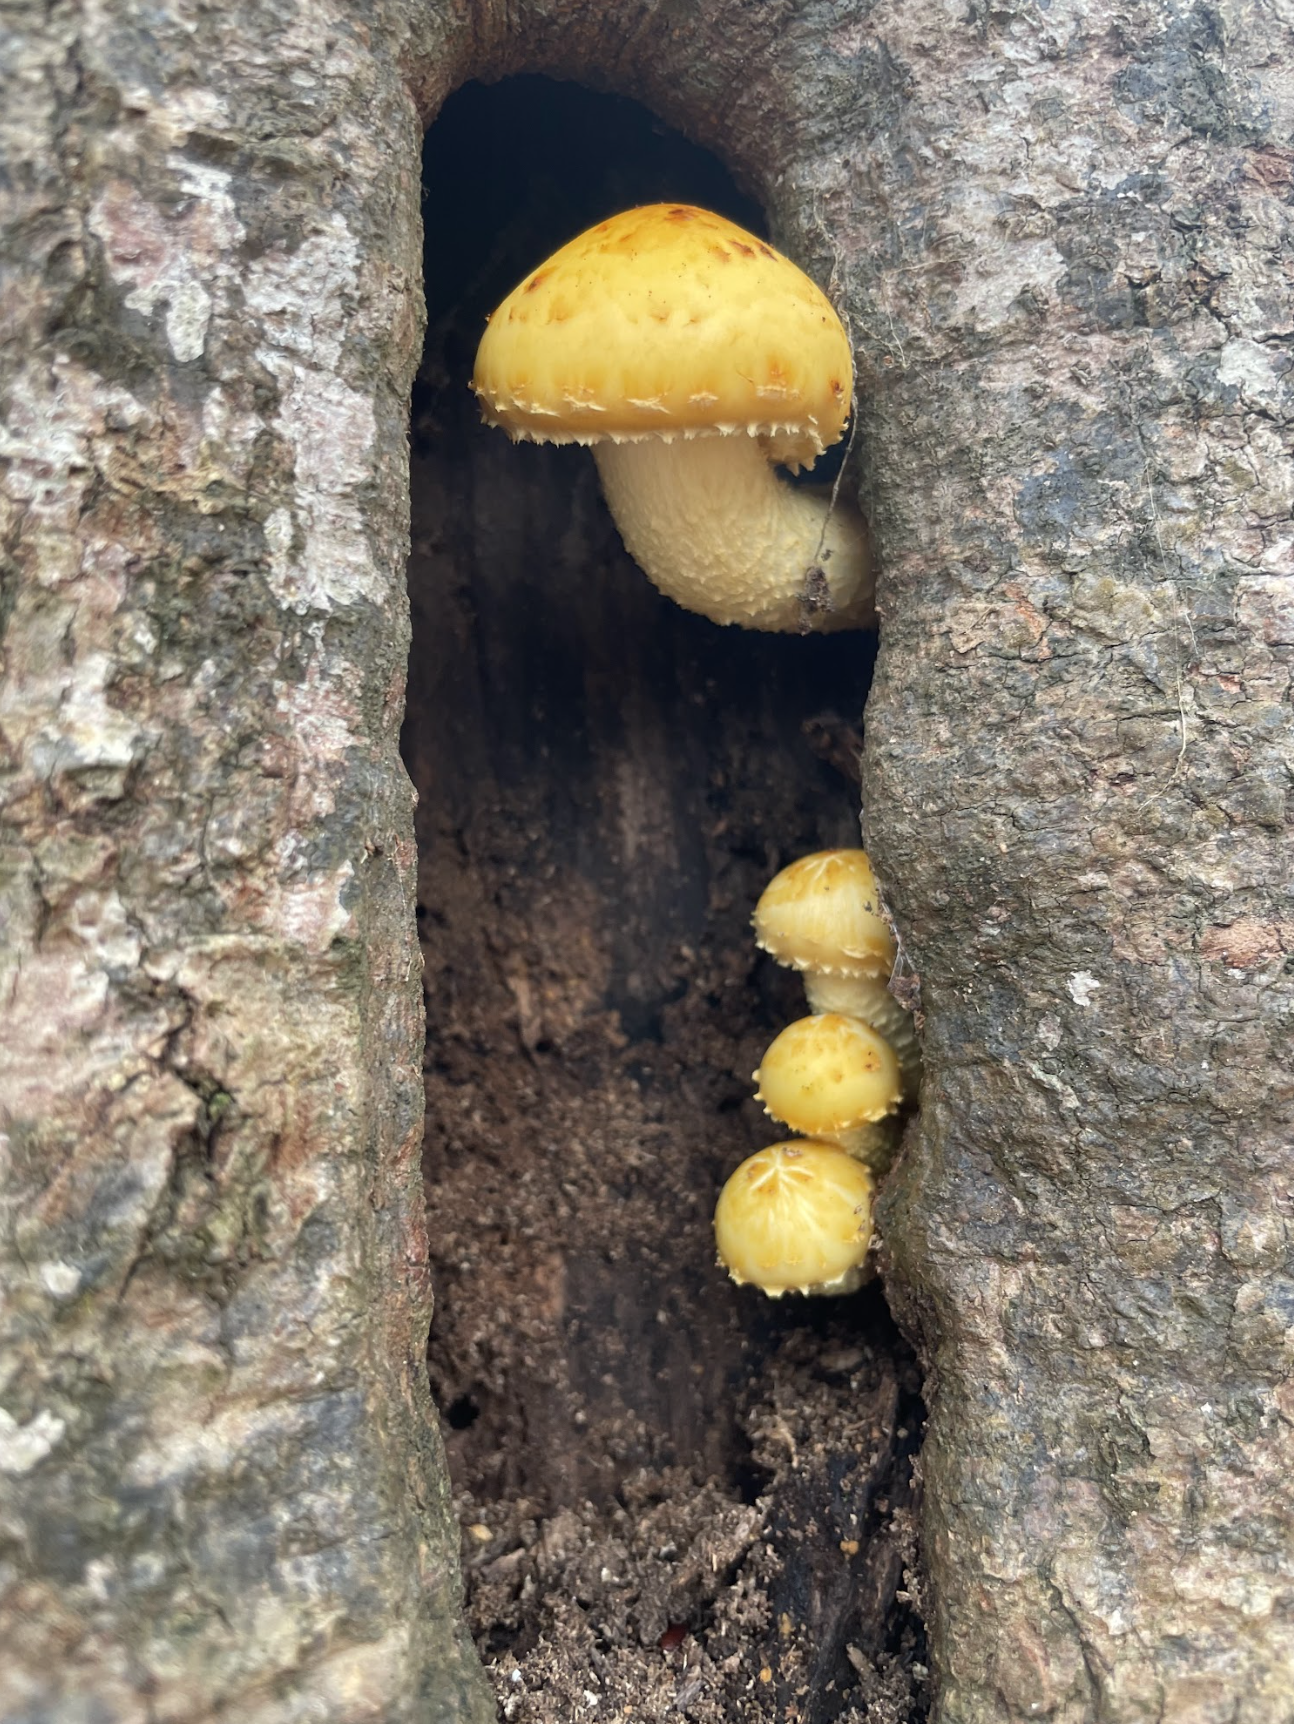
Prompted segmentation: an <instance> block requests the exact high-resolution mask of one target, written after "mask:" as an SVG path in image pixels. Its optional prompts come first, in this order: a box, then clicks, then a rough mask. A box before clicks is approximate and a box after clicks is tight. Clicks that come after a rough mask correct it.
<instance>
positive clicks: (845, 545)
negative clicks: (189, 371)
mask: <svg viewBox="0 0 1294 1724" xmlns="http://www.w3.org/2000/svg"><path fill="white" fill-rule="evenodd" d="M593 454H594V458H595V459H596V461H597V464H598V472H599V473H600V474H601V477H602V489H603V491H604V493H605V495H606V499H607V503H608V505H609V507H610V509H611V513H612V514H613V515H614V516H615V521H616V525H617V526H618V527H619V529H620V533H621V536H622V537H623V539H624V542H625V546H626V548H627V550H628V551H629V554H630V556H631V557H633V559H634V561H635V562H636V563H638V564H639V566H640V567H641V568H642V569H643V570H644V571H645V573H646V574H647V575H648V577H649V578H650V579H651V580H652V581H653V582H654V584H655V585H656V586H658V587H659V588H660V590H661V592H663V593H665V594H667V595H668V597H670V598H672V599H674V600H675V601H676V602H677V603H678V604H680V605H682V606H683V608H684V609H685V610H689V611H699V612H700V613H701V615H702V616H705V617H709V618H710V620H711V622H716V623H740V624H741V625H742V626H743V627H745V628H757V629H772V630H780V631H784V632H793V633H800V634H809V633H821V632H824V631H826V630H835V629H852V628H866V627H868V626H869V625H870V624H872V623H874V621H875V609H874V605H873V594H872V579H871V570H870V567H869V562H868V555H867V540H866V535H865V531H864V528H863V523H862V519H861V517H860V516H859V515H858V514H857V513H856V511H855V510H854V509H853V507H852V506H851V505H850V504H849V503H848V502H846V501H845V500H844V499H838V500H837V503H836V506H835V508H834V509H833V508H832V507H831V506H830V503H829V501H827V500H824V498H823V497H822V496H820V495H817V494H815V493H814V492H812V491H809V490H803V489H797V488H796V487H795V486H793V485H788V484H787V483H786V482H785V481H784V480H783V479H781V478H780V477H779V476H778V474H777V472H776V470H775V469H774V468H773V467H772V466H770V464H769V462H768V459H767V457H766V455H765V453H764V450H763V446H762V444H761V442H760V440H759V439H758V438H757V437H753V436H748V435H747V434H745V433H744V432H735V433H733V434H731V435H728V436H708V437H707V436H701V437H690V438H682V437H680V438H677V439H675V440H674V441H671V442H665V441H664V440H663V439H662V438H659V437H652V438H647V439H643V440H641V441H635V442H623V443H615V442H602V443H599V444H597V446H596V447H595V448H594V451H593Z"/></svg>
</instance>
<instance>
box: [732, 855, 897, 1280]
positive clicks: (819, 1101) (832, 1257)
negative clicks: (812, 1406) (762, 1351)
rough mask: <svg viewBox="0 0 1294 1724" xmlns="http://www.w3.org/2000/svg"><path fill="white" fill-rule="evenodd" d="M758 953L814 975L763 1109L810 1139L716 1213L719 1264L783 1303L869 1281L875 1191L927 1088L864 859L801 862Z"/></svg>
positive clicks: (778, 899) (743, 1175)
mask: <svg viewBox="0 0 1294 1724" xmlns="http://www.w3.org/2000/svg"><path fill="white" fill-rule="evenodd" d="M754 925H755V939H756V943H757V944H758V945H759V946H760V947H761V948H762V949H763V950H764V951H766V952H768V953H770V955H771V956H772V957H774V958H776V959H777V961H778V963H780V964H786V965H788V966H789V967H791V968H792V969H796V970H799V971H800V972H801V973H802V974H803V976H804V984H805V993H806V995H807V996H808V1003H809V1005H810V1007H811V1008H812V1015H811V1016H809V1017H805V1018H800V1019H798V1020H797V1021H796V1022H795V1023H793V1024H791V1025H789V1026H788V1028H786V1029H785V1030H783V1031H782V1033H781V1034H780V1035H779V1036H778V1037H777V1038H776V1039H775V1040H774V1041H773V1043H772V1045H771V1046H770V1047H769V1049H768V1051H767V1052H766V1053H765V1055H764V1058H763V1060H762V1061H761V1062H760V1066H759V1069H758V1071H756V1072H755V1073H754V1078H755V1082H756V1083H757V1084H758V1086H759V1087H758V1089H757V1090H756V1099H757V1100H759V1101H762V1102H763V1103H764V1108H765V1111H766V1112H767V1113H768V1114H769V1115H770V1116H771V1117H772V1118H773V1119H775V1120H779V1121H780V1122H781V1123H782V1124H783V1125H787V1126H789V1127H790V1128H791V1130H792V1131H795V1132H800V1133H803V1137H802V1138H800V1139H792V1140H790V1141H787V1142H783V1143H777V1144H773V1145H772V1146H771V1147H770V1148H768V1149H762V1150H760V1151H759V1152H758V1153H757V1154H756V1155H753V1156H751V1157H749V1158H748V1159H747V1160H746V1161H744V1162H742V1164H741V1166H740V1167H739V1168H738V1169H737V1171H736V1172H735V1173H734V1174H733V1175H732V1177H731V1178H730V1179H729V1180H728V1182H727V1184H726V1185H725V1186H724V1188H723V1191H722V1192H721V1193H720V1196H719V1202H718V1206H717V1208H716V1210H715V1218H714V1226H715V1241H716V1244H717V1246H718V1251H719V1261H720V1262H721V1263H722V1264H723V1265H724V1267H725V1268H726V1269H727V1271H728V1273H729V1275H731V1277H732V1279H733V1280H734V1281H737V1282H751V1283H753V1284H754V1285H755V1286H757V1287H760V1288H762V1289H763V1291H764V1292H765V1293H767V1294H769V1295H770V1297H772V1298H775V1299H776V1298H780V1296H781V1295H782V1294H783V1293H787V1292H796V1293H848V1292H851V1291H852V1290H853V1289H854V1288H855V1287H857V1286H858V1285H859V1283H860V1282H861V1281H862V1280H863V1278H864V1268H865V1264H866V1258H867V1252H868V1248H869V1246H870V1244H871V1237H872V1193H873V1188H874V1179H875V1177H876V1176H877V1175H880V1174H883V1173H884V1172H885V1171H886V1170H887V1169H888V1167H889V1165H890V1162H891V1161H892V1160H893V1157H894V1151H895V1147H896V1145H897V1142H898V1136H899V1118H900V1109H901V1108H902V1107H903V1106H904V1104H905V1103H909V1102H911V1101H913V1100H914V1099H915V1096H916V1091H917V1086H918V1084H919V1083H920V1078H921V1065H920V1050H919V1047H918V1043H917V1034H916V1026H915V1024H914V1023H913V1020H912V1015H911V1013H910V1012H907V1011H905V1010H904V1008H903V1007H902V1006H901V1005H900V1004H899V1002H898V1001H897V1000H896V999H895V998H894V996H893V994H891V993H890V991H889V988H888V986H887V984H888V981H889V977H890V975H891V973H892V971H893V968H894V959H895V947H894V937H893V935H892V934H891V932H890V927H889V924H888V922H887V921H886V920H885V917H884V916H883V915H882V913H881V906H880V898H879V894H878V892H877V888H876V880H875V877H874V875H873V874H872V869H871V864H870V863H869V861H868V859H867V855H866V853H865V852H864V851H862V850H823V851H819V852H816V853H815V854H814V855H812V856H802V857H801V858H800V860H799V861H798V862H793V863H792V864H791V865H790V867H789V868H784V869H783V870H782V872H781V873H780V874H778V875H777V876H776V878H775V879H774V880H773V881H772V882H771V883H770V884H769V886H768V888H767V890H766V891H765V892H764V894H763V896H762V897H761V898H760V900H759V903H758V905H757V906H756V909H755V917H754Z"/></svg>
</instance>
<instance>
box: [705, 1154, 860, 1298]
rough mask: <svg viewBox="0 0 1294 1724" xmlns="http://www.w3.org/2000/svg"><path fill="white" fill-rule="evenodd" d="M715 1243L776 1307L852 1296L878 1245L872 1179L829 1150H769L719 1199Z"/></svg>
mask: <svg viewBox="0 0 1294 1724" xmlns="http://www.w3.org/2000/svg"><path fill="white" fill-rule="evenodd" d="M714 1237H715V1244H716V1245H717V1246H718V1249H719V1261H720V1262H721V1263H722V1264H723V1266H724V1268H725V1269H726V1270H727V1271H728V1273H729V1275H731V1276H732V1279H733V1280H734V1281H737V1282H746V1281H750V1282H753V1283H754V1285H755V1286H756V1287H761V1288H762V1289H763V1290H764V1292H765V1293H768V1294H770V1295H771V1296H772V1297H773V1298H774V1299H777V1298H780V1297H781V1295H782V1294H783V1293H848V1292H850V1291H851V1290H852V1289H853V1288H854V1287H856V1286H857V1285H858V1284H859V1282H860V1281H861V1280H862V1269H863V1263H864V1261H865V1259H866V1257H867V1248H868V1246H869V1244H870V1243H871V1237H872V1178H871V1175H870V1174H869V1173H868V1171H867V1169H866V1168H865V1167H864V1166H863V1165H862V1163H861V1162H858V1161H854V1160H852V1159H851V1157H849V1156H848V1155H846V1154H845V1153H844V1151H843V1150H840V1149H835V1148H833V1147H832V1146H831V1145H829V1144H825V1143H812V1142H809V1141H805V1140H801V1141H798V1142H795V1143H774V1144H770V1145H769V1147H768V1148H767V1149H761V1150H760V1151H759V1152H758V1154H756V1155H752V1156H751V1157H750V1158H749V1160H747V1161H743V1162H742V1164H741V1166H740V1167H739V1168H738V1169H737V1171H736V1172H735V1173H734V1174H733V1176H732V1178H731V1179H729V1181H728V1183H727V1184H726V1185H725V1186H724V1188H723V1190H722V1191H721V1192H720V1193H719V1202H718V1205H717V1206H716V1208H715V1212H714Z"/></svg>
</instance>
